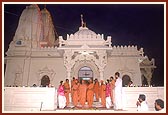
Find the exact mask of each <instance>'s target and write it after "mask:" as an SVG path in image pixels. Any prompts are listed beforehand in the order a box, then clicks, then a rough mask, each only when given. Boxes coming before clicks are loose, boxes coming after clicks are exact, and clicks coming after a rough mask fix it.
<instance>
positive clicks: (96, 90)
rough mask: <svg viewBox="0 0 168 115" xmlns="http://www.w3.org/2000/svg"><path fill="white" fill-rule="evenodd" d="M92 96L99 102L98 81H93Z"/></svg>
mask: <svg viewBox="0 0 168 115" xmlns="http://www.w3.org/2000/svg"><path fill="white" fill-rule="evenodd" d="M94 94H95V96H96V101H99V81H98V80H97V79H95V83H94Z"/></svg>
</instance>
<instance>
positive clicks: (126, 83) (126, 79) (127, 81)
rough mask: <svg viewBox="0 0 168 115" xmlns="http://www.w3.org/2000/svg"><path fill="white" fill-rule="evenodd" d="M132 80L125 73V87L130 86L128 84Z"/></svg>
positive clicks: (123, 81)
mask: <svg viewBox="0 0 168 115" xmlns="http://www.w3.org/2000/svg"><path fill="white" fill-rule="evenodd" d="M130 81H131V78H130V76H128V75H124V76H123V77H122V86H123V87H126V86H128V84H129V82H130Z"/></svg>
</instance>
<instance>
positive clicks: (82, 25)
mask: <svg viewBox="0 0 168 115" xmlns="http://www.w3.org/2000/svg"><path fill="white" fill-rule="evenodd" d="M81 27H84V22H83V15H82V14H81Z"/></svg>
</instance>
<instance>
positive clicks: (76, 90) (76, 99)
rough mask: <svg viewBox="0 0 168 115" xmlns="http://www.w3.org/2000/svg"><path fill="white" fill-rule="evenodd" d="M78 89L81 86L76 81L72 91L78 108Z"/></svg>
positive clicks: (74, 103)
mask: <svg viewBox="0 0 168 115" xmlns="http://www.w3.org/2000/svg"><path fill="white" fill-rule="evenodd" d="M78 88H79V84H78V80H75V84H73V86H72V91H73V99H72V101H73V105H74V106H75V107H76V106H77V104H78V99H79V97H78Z"/></svg>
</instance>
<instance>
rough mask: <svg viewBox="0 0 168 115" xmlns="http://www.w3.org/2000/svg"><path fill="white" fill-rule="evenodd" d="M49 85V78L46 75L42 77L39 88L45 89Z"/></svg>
mask: <svg viewBox="0 0 168 115" xmlns="http://www.w3.org/2000/svg"><path fill="white" fill-rule="evenodd" d="M49 84H50V78H49V77H48V76H47V75H44V76H43V77H42V78H41V86H42V87H46V86H48V85H49Z"/></svg>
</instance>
